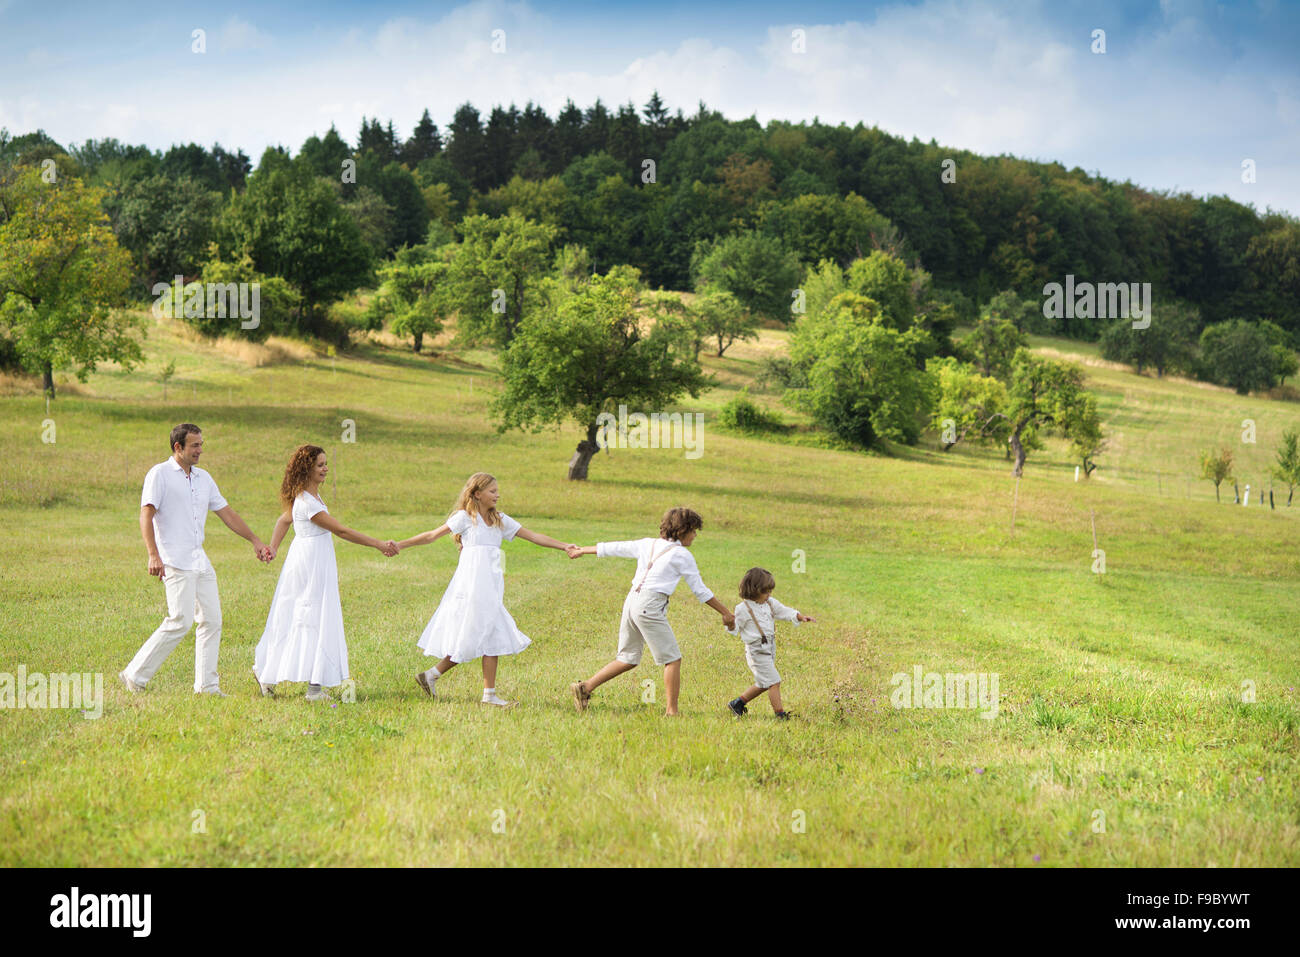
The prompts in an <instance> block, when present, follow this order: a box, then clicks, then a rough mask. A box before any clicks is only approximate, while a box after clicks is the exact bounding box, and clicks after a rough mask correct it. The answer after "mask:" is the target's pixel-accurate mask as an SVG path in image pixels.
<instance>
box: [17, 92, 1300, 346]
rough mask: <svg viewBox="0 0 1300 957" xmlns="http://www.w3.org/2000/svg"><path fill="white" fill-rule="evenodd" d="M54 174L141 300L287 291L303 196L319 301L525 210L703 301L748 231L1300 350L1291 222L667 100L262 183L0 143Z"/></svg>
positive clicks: (798, 247)
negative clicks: (701, 266) (1109, 290)
mask: <svg viewBox="0 0 1300 957" xmlns="http://www.w3.org/2000/svg"><path fill="white" fill-rule="evenodd" d="M46 158H57V159H58V162H59V163H62V164H66V172H67V173H70V174H72V175H75V176H78V177H81V178H84V180H85V181H86V182H87V183H88V184H89V185H93V186H98V187H101V188H102V189H103V190H104V199H103V206H104V209H105V211H106V212H107V214H108V216H109V218H110V221H111V223H112V227H113V231H114V232H115V234H116V235H117V238H118V240H119V242H120V243H121V245H122V246H123V247H125V248H126V249H127V250H129V251H130V253H131V255H132V258H133V261H134V263H135V267H136V280H137V283H136V287H137V291H139V292H140V293H141V296H142V297H143V292H144V289H145V287H147V286H148V285H150V284H151V283H153V282H154V281H156V280H158V279H159V278H162V279H164V280H169V279H170V278H171V277H172V276H173V275H176V274H180V275H184V276H186V277H191V276H196V275H198V274H199V273H200V272H201V267H202V264H203V262H204V261H205V260H206V259H207V258H208V256H209V244H210V243H216V244H217V246H218V248H219V249H222V250H223V251H226V252H229V251H230V250H232V249H234V248H235V246H236V245H237V244H240V243H241V242H242V245H243V247H244V248H249V247H250V246H251V247H252V248H253V250H254V254H253V259H254V262H255V263H256V264H257V265H258V267H259V268H260V269H261V270H262V271H264V272H271V273H275V272H276V271H277V270H276V269H275V268H274V267H273V262H274V260H275V259H276V256H275V255H273V254H271V253H269V252H267V250H268V249H269V247H270V246H271V245H274V239H275V237H273V236H271V235H269V233H270V232H273V231H274V228H275V227H274V225H273V224H272V222H270V221H266V220H261V221H259V219H258V217H259V216H265V215H272V216H273V215H274V214H276V213H277V209H276V202H277V197H276V196H274V195H272V194H273V193H276V192H279V193H283V192H284V191H285V190H286V189H287V188H288V187H287V183H288V182H289V181H290V180H291V179H292V178H293V177H295V176H299V175H306V174H308V173H310V174H311V175H313V176H315V177H318V178H322V179H325V180H328V181H330V182H331V183H333V184H334V186H335V194H336V195H335V197H333V198H334V200H335V201H336V203H337V205H338V207H339V209H341V210H342V211H344V212H345V213H346V216H344V217H340V218H339V219H338V220H337V221H336V222H335V224H334V227H335V228H338V229H340V230H342V231H343V232H344V233H346V235H343V234H342V233H341V234H340V238H339V241H338V247H339V249H340V250H341V251H342V252H344V253H345V254H347V255H345V256H344V257H343V258H344V259H349V258H350V259H352V260H353V261H352V262H348V263H340V264H339V268H340V269H341V270H343V274H341V276H340V278H341V279H344V280H345V281H344V282H342V283H339V282H332V281H326V282H324V283H323V285H322V289H321V293H322V295H326V296H328V295H329V294H330V292H329V290H330V289H333V288H336V287H340V286H343V285H347V284H348V283H353V284H354V285H360V284H362V283H363V282H365V281H366V278H367V274H368V270H369V268H370V267H373V266H375V265H378V264H379V263H380V262H382V261H383V260H384V259H386V258H388V257H391V256H392V255H393V254H394V253H395V252H396V251H397V250H398V249H399V248H400V247H402V246H403V245H414V244H418V243H421V242H424V241H425V240H426V238H427V233H428V228H429V225H430V223H431V222H437V223H441V224H443V225H444V226H447V227H453V228H454V227H455V226H456V225H457V224H458V223H460V221H461V220H462V219H464V218H465V217H466V216H470V215H473V214H476V213H478V214H487V215H489V216H499V215H503V214H505V213H506V212H508V211H510V210H515V211H517V212H519V213H520V214H522V215H524V216H525V217H527V218H529V219H531V220H533V221H535V222H538V223H544V224H548V225H551V226H553V227H554V228H555V230H556V236H555V238H556V242H557V243H558V244H560V245H563V244H569V243H572V244H577V245H579V246H582V247H584V248H585V249H586V251H587V253H588V255H589V257H590V262H591V265H592V267H593V268H594V269H597V270H603V269H605V268H608V266H610V265H613V264H622V263H625V264H629V265H632V266H635V267H637V268H638V269H640V271H641V275H642V277H643V278H644V279H645V281H646V282H647V283H649V284H650V285H651V286H655V287H661V288H667V289H687V288H690V287H691V285H692V279H693V277H692V273H691V262H692V256H693V254H694V253H695V252H696V249H697V246H698V245H699V244H700V243H702V242H703V243H707V242H710V241H714V240H716V239H717V238H719V237H720V236H723V235H726V234H731V233H737V232H750V231H752V232H755V233H758V234H762V235H765V236H768V237H771V238H773V239H776V240H779V241H780V243H781V244H782V245H783V246H784V247H785V248H786V249H788V250H789V251H790V252H792V253H793V254H794V256H795V257H796V258H797V259H798V260H799V262H800V264H801V265H802V266H804V267H814V266H816V264H817V263H818V262H819V261H820V260H822V259H826V258H829V259H833V260H835V261H837V262H838V263H839V264H840V265H841V266H847V264H848V263H849V262H850V261H851V260H853V259H854V258H857V257H859V256H861V255H863V254H865V253H866V252H869V251H870V250H871V249H872V248H886V249H890V250H891V251H894V252H896V253H897V254H899V255H900V256H901V258H903V259H904V260H905V261H907V262H908V263H909V264H911V265H919V266H921V267H923V268H924V269H925V270H926V271H928V272H929V273H930V275H931V276H932V277H933V281H934V285H935V286H936V287H937V288H939V289H944V290H949V291H950V292H951V295H952V300H953V303H954V306H955V307H956V308H957V312H958V314H959V315H960V316H961V318H962V319H963V320H967V321H969V320H971V319H973V317H974V316H975V315H976V313H977V310H978V308H979V307H980V306H981V305H983V304H985V303H987V302H988V301H989V300H990V299H991V298H992V297H993V296H994V295H995V294H997V293H998V292H1000V291H1002V290H1013V291H1015V292H1017V293H1019V294H1020V295H1021V296H1023V297H1025V298H1029V299H1036V298H1039V297H1041V295H1042V288H1043V286H1044V284H1046V283H1048V282H1059V281H1061V280H1062V279H1063V278H1064V276H1065V275H1067V274H1072V275H1073V276H1075V277H1076V279H1078V280H1081V281H1093V282H1098V283H1102V282H1126V283H1127V282H1150V283H1151V284H1152V286H1153V289H1154V292H1155V296H1156V298H1157V300H1179V301H1181V302H1184V303H1186V304H1189V305H1190V306H1192V307H1194V308H1195V309H1196V310H1197V311H1198V312H1199V317H1200V322H1201V323H1202V324H1210V323H1215V322H1220V321H1223V320H1227V319H1230V318H1237V317H1241V318H1248V319H1268V320H1272V321H1273V322H1274V323H1275V324H1276V325H1277V326H1279V327H1281V328H1282V329H1284V330H1286V331H1287V332H1288V333H1289V334H1290V335H1292V336H1294V335H1295V334H1296V333H1298V332H1300V222H1298V221H1297V220H1296V219H1295V218H1294V217H1292V216H1289V215H1286V214H1284V213H1280V212H1272V211H1270V212H1268V213H1264V214H1261V213H1258V212H1256V211H1255V210H1254V209H1253V208H1251V207H1249V206H1244V205H1242V204H1240V203H1238V202H1235V201H1234V200H1231V199H1228V198H1227V197H1223V196H1211V197H1206V198H1198V197H1195V196H1191V195H1189V194H1186V193H1179V194H1173V193H1169V192H1160V191H1153V190H1150V189H1145V188H1143V187H1140V186H1136V185H1134V184H1132V183H1128V182H1125V183H1115V182H1112V181H1110V180H1107V179H1105V178H1103V177H1100V176H1094V175H1090V174H1088V173H1086V172H1084V171H1083V170H1081V169H1078V168H1075V169H1072V170H1067V169H1065V168H1064V167H1063V166H1061V165H1059V164H1055V163H1038V162H1030V161H1027V160H1022V159H1016V158H1014V157H1010V156H998V157H983V156H978V155H975V154H973V153H969V152H965V151H961V150H955V149H948V148H945V147H940V146H939V145H937V144H936V143H934V142H933V141H932V142H930V143H928V144H927V143H922V142H920V141H918V140H916V139H913V140H912V141H911V142H908V141H906V140H904V139H902V138H899V137H896V136H892V135H890V134H889V133H886V132H884V131H882V130H880V129H877V128H874V127H866V126H864V125H862V124H861V123H859V124H858V125H857V126H855V127H852V128H850V127H848V126H845V125H842V124H841V125H839V126H827V125H824V124H822V123H819V122H817V121H816V120H814V121H813V122H812V123H806V122H800V123H797V124H796V123H791V122H786V121H773V122H771V123H769V124H768V125H767V126H766V128H764V127H763V126H761V125H760V124H759V123H758V122H757V121H756V120H755V119H753V118H749V119H742V120H728V119H726V118H725V117H723V116H722V115H721V114H719V113H717V112H714V111H710V110H708V109H706V108H705V106H704V104H702V103H701V104H700V105H699V108H698V110H697V111H696V112H695V114H694V115H692V116H684V115H683V114H682V111H681V110H680V109H679V110H678V111H677V112H676V113H675V114H671V113H670V112H669V110H668V109H667V107H665V105H664V104H663V103H662V102H661V100H660V98H659V97H658V95H657V94H656V95H655V96H653V97H652V98H651V99H650V101H649V102H648V103H646V104H645V106H644V107H643V108H642V109H641V110H639V111H638V110H637V109H636V108H635V106H634V105H633V104H631V103H628V104H625V105H623V106H621V107H618V108H617V109H615V110H612V111H611V110H610V109H608V108H607V107H606V106H605V105H604V104H602V103H601V102H600V101H599V100H597V101H596V103H594V104H593V105H591V106H590V107H588V108H587V109H585V110H583V109H580V108H579V107H578V106H576V105H575V104H574V103H573V102H572V101H570V102H568V103H566V105H565V106H564V108H563V109H562V110H560V112H559V113H558V115H557V116H555V117H554V118H552V117H551V116H549V115H548V114H547V112H546V111H545V110H543V109H542V108H540V107H538V106H536V105H534V104H532V103H529V104H527V105H526V106H525V107H524V108H523V110H519V109H518V108H517V107H516V106H514V105H513V104H512V105H511V106H510V107H508V108H506V107H502V106H496V107H493V108H492V110H491V111H490V112H489V113H488V115H487V117H486V119H485V118H484V117H483V115H482V114H481V113H480V112H479V110H478V109H476V108H475V107H474V106H472V105H470V104H468V103H467V104H465V105H463V106H461V107H460V108H459V109H458V110H457V111H456V113H455V115H454V117H453V118H452V121H451V123H450V125H449V126H448V127H447V128H446V129H445V130H440V129H439V127H438V126H437V124H435V123H434V122H433V120H432V119H431V118H430V116H429V113H428V111H427V110H426V111H425V112H424V115H423V116H422V117H421V119H420V121H419V123H418V124H417V125H416V126H415V128H414V130H412V132H411V135H410V136H409V137H407V138H403V137H402V136H401V135H399V134H398V133H397V132H396V131H395V130H394V127H393V124H392V122H391V121H389V122H387V123H386V124H381V123H380V121H379V120H378V119H363V122H362V125H361V128H360V130H359V131H358V132H357V138H356V141H355V143H351V142H349V141H348V140H347V139H346V138H345V137H343V136H342V135H341V134H340V133H339V132H338V131H337V130H335V129H334V128H331V129H329V130H328V131H327V132H326V133H325V134H324V135H322V136H312V137H310V138H309V139H308V140H307V141H306V142H305V143H303V144H302V145H301V147H300V148H299V150H298V152H297V154H296V155H291V153H290V152H289V151H288V150H287V149H284V148H273V149H269V150H267V151H266V152H265V153H264V155H263V156H262V157H261V158H260V160H259V162H258V164H257V167H256V169H254V168H253V167H252V165H251V162H250V160H249V158H248V157H247V156H246V155H245V154H244V153H243V152H242V151H240V150H235V151H233V152H231V151H227V150H226V149H223V148H222V147H221V146H219V145H217V146H214V147H212V148H211V149H207V148H204V147H202V146H199V145H196V144H187V145H183V146H174V147H172V148H171V149H169V150H167V151H166V152H156V151H152V150H150V149H149V148H147V147H145V146H130V145H126V144H122V143H119V142H118V141H116V140H114V139H105V140H88V141H86V142H85V143H83V144H81V145H79V146H69V147H68V148H67V149H66V150H64V149H63V147H61V146H60V145H59V144H57V143H55V142H53V141H51V140H50V139H49V138H48V137H46V136H45V135H44V134H43V133H41V132H36V133H30V134H27V135H22V136H16V137H10V135H9V134H8V133H0V163H4V162H8V163H15V162H22V163H25V164H27V165H32V164H35V163H38V162H39V161H41V160H43V159H46ZM348 161H352V164H355V165H354V168H352V169H351V170H350V171H349V169H348V168H347V167H348V166H349V165H350V164H348ZM945 161H951V162H947V163H945ZM308 192H310V190H308ZM329 199H330V197H327V196H324V195H320V196H316V197H315V201H316V202H317V203H327V202H328V201H329ZM347 223H350V224H351V226H354V227H355V229H352V228H350V227H349V226H348V225H346V224H347ZM357 234H359V236H360V239H361V244H360V245H358V244H357V243H356V241H355V239H356V235H357ZM362 247H364V248H362ZM259 250H260V252H259ZM358 258H361V259H364V260H365V262H359V261H356V260H358ZM268 266H270V267H271V268H267V267H268ZM286 278H290V279H293V277H292V276H286ZM304 278H305V277H302V276H299V277H298V280H299V281H300V282H301V281H302V279H304ZM1034 326H1035V328H1033V329H1031V331H1034V332H1051V333H1057V334H1062V335H1066V336H1071V337H1077V338H1084V339H1096V338H1098V337H1099V336H1100V335H1101V333H1102V331H1103V328H1104V322H1103V321H1101V320H1097V319H1091V320H1090V319H1063V320H1045V319H1042V318H1041V317H1038V318H1036V319H1035V321H1034Z"/></svg>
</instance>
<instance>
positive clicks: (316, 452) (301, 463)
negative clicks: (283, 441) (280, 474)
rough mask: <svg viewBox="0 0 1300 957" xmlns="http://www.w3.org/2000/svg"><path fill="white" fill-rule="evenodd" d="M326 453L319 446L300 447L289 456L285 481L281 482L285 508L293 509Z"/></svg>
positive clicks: (282, 500)
mask: <svg viewBox="0 0 1300 957" xmlns="http://www.w3.org/2000/svg"><path fill="white" fill-rule="evenodd" d="M324 452H325V450H324V449H323V448H321V447H320V446H319V445H300V446H298V447H297V448H296V449H294V451H293V455H291V456H289V464H288V465H286V466H285V467H284V480H283V481H282V482H280V502H281V503H282V504H283V505H284V507H285V508H287V509H288V508H293V500H294V499H296V498H297V497H298V493H300V492H301V491H302V490H303V489H304V488H306V487H307V480H308V479H309V478H311V473H312V469H314V468H315V467H316V459H318V458H319V457H320V456H321V455H322V454H323V453H324Z"/></svg>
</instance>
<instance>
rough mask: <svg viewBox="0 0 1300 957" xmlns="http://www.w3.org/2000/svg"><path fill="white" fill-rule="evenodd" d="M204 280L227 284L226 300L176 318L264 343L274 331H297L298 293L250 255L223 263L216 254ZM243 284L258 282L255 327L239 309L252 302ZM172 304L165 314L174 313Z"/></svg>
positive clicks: (214, 332)
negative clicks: (247, 326) (261, 268)
mask: <svg viewBox="0 0 1300 957" xmlns="http://www.w3.org/2000/svg"><path fill="white" fill-rule="evenodd" d="M203 282H204V283H205V284H206V283H217V284H220V285H222V286H224V287H225V288H226V289H227V290H228V292H227V294H226V296H225V297H224V299H223V300H216V301H215V302H214V303H213V307H214V308H212V309H211V310H209V309H207V308H205V309H204V310H203V312H202V313H200V314H199V315H197V316H191V315H186V314H185V311H184V310H183V309H182V312H181V315H180V316H177V317H176V318H181V319H184V320H185V322H186V323H188V324H189V325H191V326H193V327H194V328H195V329H197V330H198V331H199V332H201V333H202V334H203V335H205V336H211V337H213V338H215V337H217V336H220V335H224V334H226V333H230V334H232V335H233V334H238V335H241V336H247V337H248V338H249V339H252V340H253V341H255V342H260V341H263V340H265V339H266V338H267V336H269V335H271V334H272V333H281V332H290V331H292V330H293V328H294V320H293V306H294V304H295V303H296V301H297V298H298V297H297V294H296V293H295V292H294V290H293V289H292V287H290V285H289V284H288V283H287V282H285V281H284V280H283V279H281V278H280V277H279V276H264V275H262V274H261V273H259V272H258V271H257V270H255V269H254V268H253V261H252V259H251V258H249V257H248V256H247V255H245V256H243V257H241V258H240V259H239V260H238V261H237V262H223V261H222V260H221V258H220V257H219V256H215V255H214V256H213V257H212V258H210V259H209V260H208V261H207V262H205V263H204V264H203ZM231 283H234V284H235V290H238V292H236V291H235V290H230V284H231ZM240 283H244V284H246V288H251V287H252V286H253V284H256V285H257V325H256V326H254V327H252V328H251V329H245V328H243V323H244V321H245V320H244V319H243V318H242V317H241V315H240V314H239V310H238V308H237V304H238V306H242V305H243V304H244V303H245V302H247V301H248V300H245V299H243V298H242V297H243V291H242V290H239V284H240ZM218 302H221V303H223V306H222V307H220V308H216V306H217V303H218ZM172 305H173V304H171V303H169V304H168V308H167V309H166V310H165V313H164V314H166V315H171V313H172V309H171V306H172ZM205 305H206V303H205ZM216 312H224V313H225V315H223V316H218V315H215V313H216Z"/></svg>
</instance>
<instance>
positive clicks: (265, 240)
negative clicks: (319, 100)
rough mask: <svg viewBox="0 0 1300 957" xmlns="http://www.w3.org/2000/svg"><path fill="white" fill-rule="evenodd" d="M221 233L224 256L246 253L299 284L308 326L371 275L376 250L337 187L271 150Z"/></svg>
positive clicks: (272, 272)
mask: <svg viewBox="0 0 1300 957" xmlns="http://www.w3.org/2000/svg"><path fill="white" fill-rule="evenodd" d="M222 232H223V234H224V237H225V238H224V240H223V242H222V243H221V252H222V254H223V258H226V259H230V260H237V259H238V258H239V257H240V256H241V255H242V254H244V253H247V254H248V255H249V256H250V257H251V259H252V262H253V267H254V268H255V269H256V270H257V271H258V272H261V273H264V274H266V275H273V276H281V277H283V278H284V279H287V280H288V281H289V282H290V283H292V284H293V285H294V287H295V288H297V290H298V292H299V295H300V296H301V299H302V303H301V305H302V308H301V313H300V314H301V317H302V319H303V321H304V322H305V324H306V325H307V328H308V329H312V330H314V329H315V328H316V321H317V316H316V312H317V308H318V307H319V306H321V305H323V304H327V303H330V302H333V301H334V300H336V299H338V298H340V297H342V296H343V295H344V294H345V293H348V292H350V291H352V290H353V289H356V288H357V287H358V286H360V285H362V284H363V283H364V282H366V281H367V279H369V278H370V263H371V259H370V250H369V248H368V247H367V246H366V244H365V241H364V240H363V239H362V236H361V231H360V230H359V229H358V228H357V224H356V222H355V221H354V220H353V218H352V217H351V216H350V215H349V214H348V212H347V210H345V209H344V208H343V204H342V203H341V202H340V201H339V195H338V188H337V186H336V185H335V184H334V183H331V182H330V181H328V180H325V179H321V178H320V177H317V176H315V175H314V174H313V173H312V172H311V170H310V169H309V168H308V167H307V166H306V165H305V164H298V163H292V162H290V161H289V160H288V159H287V158H277V157H276V155H275V153H274V151H272V150H268V151H267V153H266V154H263V157H262V162H261V163H260V164H259V165H258V168H257V171H256V172H255V173H254V174H253V175H252V176H251V177H250V178H249V181H248V186H247V188H246V189H245V190H244V192H243V193H242V194H241V195H238V196H235V197H234V198H233V199H232V200H231V203H230V205H229V206H228V207H227V209H226V214H225V218H224V224H223V230H222Z"/></svg>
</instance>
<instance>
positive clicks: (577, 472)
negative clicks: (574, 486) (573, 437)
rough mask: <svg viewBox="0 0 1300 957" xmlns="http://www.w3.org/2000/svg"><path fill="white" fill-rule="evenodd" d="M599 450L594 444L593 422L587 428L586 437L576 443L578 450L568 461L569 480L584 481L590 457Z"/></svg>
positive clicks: (594, 424)
mask: <svg viewBox="0 0 1300 957" xmlns="http://www.w3.org/2000/svg"><path fill="white" fill-rule="evenodd" d="M599 450H600V446H598V445H597V444H596V423H595V422H593V423H591V425H589V426H587V437H586V438H585V439H583V440H582V441H581V442H579V443H578V449H577V451H576V452H574V453H573V458H571V459H569V480H570V481H574V482H577V481H586V479H587V466H588V465H589V464H591V457H592V456H593V455H595V454H596V452H597V451H599Z"/></svg>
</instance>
